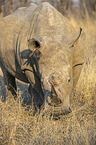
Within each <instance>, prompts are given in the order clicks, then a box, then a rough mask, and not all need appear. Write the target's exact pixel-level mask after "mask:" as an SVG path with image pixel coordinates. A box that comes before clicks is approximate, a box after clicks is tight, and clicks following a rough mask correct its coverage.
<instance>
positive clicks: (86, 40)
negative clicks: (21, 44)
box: [0, 18, 96, 145]
mask: <svg viewBox="0 0 96 145" xmlns="http://www.w3.org/2000/svg"><path fill="white" fill-rule="evenodd" d="M71 22H72V23H73V24H74V25H75V27H76V28H77V30H78V28H79V27H82V28H83V34H82V38H81V45H82V47H83V48H84V50H85V60H86V61H85V64H84V66H83V69H82V72H81V75H80V78H79V81H78V84H77V86H76V88H75V90H74V95H73V97H72V98H71V106H72V109H73V112H72V113H71V114H69V115H65V116H62V117H61V118H60V120H53V119H52V118H50V117H49V116H48V115H47V114H46V115H44V116H43V117H42V112H41V114H39V115H38V114H36V115H35V116H33V115H32V114H33V110H32V108H30V109H29V111H26V110H25V108H24V107H22V105H21V92H22V91H20V90H19V91H18V99H17V100H16V101H15V100H14V99H13V98H12V97H9V98H7V99H6V102H2V101H1V100H0V109H1V110H0V145H2V144H4V145H7V144H9V145H17V144H18V145H39V144H42V145H47V144H48V145H50V144H54V145H58V144H61V145H95V144H96V142H95V136H96V131H95V121H96V118H95V109H96V108H95V107H96V106H95V98H96V97H95V96H96V95H95V94H96V21H91V20H90V21H89V20H88V21H87V22H83V21H78V23H76V20H75V19H74V18H71ZM1 79H2V78H1ZM0 81H1V80H0ZM0 85H1V84H0ZM19 86H20V84H19ZM20 87H21V90H22V89H23V88H22V86H20ZM0 93H1V92H0Z"/></svg>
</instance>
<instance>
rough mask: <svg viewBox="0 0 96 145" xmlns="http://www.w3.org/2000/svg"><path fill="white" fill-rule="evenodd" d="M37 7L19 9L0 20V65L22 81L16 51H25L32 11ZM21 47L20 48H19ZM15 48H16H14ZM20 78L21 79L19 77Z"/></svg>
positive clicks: (32, 5)
mask: <svg viewBox="0 0 96 145" xmlns="http://www.w3.org/2000/svg"><path fill="white" fill-rule="evenodd" d="M36 7H37V5H35V4H31V5H30V6H28V7H24V8H19V9H18V10H17V11H15V12H14V13H12V14H11V15H8V16H6V17H4V18H2V19H1V20H0V63H2V64H3V65H4V67H5V68H6V69H7V70H8V71H9V72H10V73H11V74H12V75H13V76H15V77H17V78H19V77H20V78H19V79H22V78H24V77H25V76H24V74H22V71H21V66H20V64H19V60H18V56H17V55H18V54H17V52H16V51H17V49H19V47H20V48H21V50H20V51H23V50H22V49H27V48H28V46H27V40H28V38H27V37H28V33H29V29H30V21H31V17H32V14H33V11H34V10H35V9H36ZM20 45H22V47H21V46H20ZM16 47H17V48H16ZM21 76H22V77H21Z"/></svg>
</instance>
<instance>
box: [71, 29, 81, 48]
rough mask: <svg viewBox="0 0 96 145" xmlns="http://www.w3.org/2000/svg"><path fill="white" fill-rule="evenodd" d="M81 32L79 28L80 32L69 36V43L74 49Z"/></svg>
mask: <svg viewBox="0 0 96 145" xmlns="http://www.w3.org/2000/svg"><path fill="white" fill-rule="evenodd" d="M81 32H82V28H80V31H78V32H77V33H75V34H74V35H72V36H71V38H70V40H69V43H70V45H71V46H72V47H74V45H75V44H76V43H77V42H78V40H79V37H80V35H81Z"/></svg>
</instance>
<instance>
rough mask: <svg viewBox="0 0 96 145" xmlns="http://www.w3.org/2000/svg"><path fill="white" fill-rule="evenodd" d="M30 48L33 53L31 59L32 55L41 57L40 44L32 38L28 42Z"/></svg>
mask: <svg viewBox="0 0 96 145" xmlns="http://www.w3.org/2000/svg"><path fill="white" fill-rule="evenodd" d="M28 48H29V49H30V50H31V51H32V53H31V54H30V55H29V57H31V56H32V55H35V56H37V57H38V58H39V57H40V55H41V53H40V50H39V49H40V43H39V41H37V40H36V39H34V38H32V39H29V40H28Z"/></svg>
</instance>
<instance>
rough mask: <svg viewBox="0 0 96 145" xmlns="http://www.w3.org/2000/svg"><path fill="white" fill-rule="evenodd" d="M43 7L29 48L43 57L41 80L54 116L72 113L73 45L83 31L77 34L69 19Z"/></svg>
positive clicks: (41, 61) (49, 7) (50, 8)
mask: <svg viewBox="0 0 96 145" xmlns="http://www.w3.org/2000/svg"><path fill="white" fill-rule="evenodd" d="M43 5H44V6H41V10H40V12H39V14H38V17H37V19H36V24H35V27H34V32H33V34H32V36H31V38H30V40H29V46H30V49H31V51H32V52H34V51H35V50H36V51H35V52H36V55H37V56H39V57H38V58H39V61H38V64H39V71H40V73H41V76H42V77H41V81H42V82H43V85H44V90H45V97H46V98H47V101H48V104H49V105H50V106H52V110H53V114H66V113H69V112H71V109H70V94H71V92H72V86H73V71H72V67H73V64H72V63H73V57H74V56H73V45H74V43H76V42H77V40H78V38H79V34H80V33H81V30H80V32H78V33H75V34H74V35H73V33H72V31H73V30H72V29H73V27H72V26H71V24H70V23H69V22H68V20H67V19H66V18H65V17H64V16H63V15H61V14H60V13H59V12H58V11H57V10H56V9H54V8H53V7H52V6H51V5H50V4H48V3H45V4H43ZM31 44H32V45H31ZM33 44H34V45H33ZM30 56H31V55H30Z"/></svg>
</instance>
